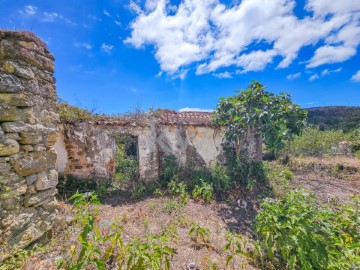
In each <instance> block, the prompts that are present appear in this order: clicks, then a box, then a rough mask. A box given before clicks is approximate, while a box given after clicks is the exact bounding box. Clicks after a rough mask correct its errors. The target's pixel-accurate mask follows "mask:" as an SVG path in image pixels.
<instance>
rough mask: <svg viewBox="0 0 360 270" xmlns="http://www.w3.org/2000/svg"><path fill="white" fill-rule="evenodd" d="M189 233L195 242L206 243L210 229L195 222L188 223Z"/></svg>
mask: <svg viewBox="0 0 360 270" xmlns="http://www.w3.org/2000/svg"><path fill="white" fill-rule="evenodd" d="M189 235H190V237H191V239H192V240H193V241H194V242H195V243H202V244H204V245H206V244H207V243H209V240H210V230H209V229H208V228H205V227H201V226H200V225H199V224H197V223H195V222H192V223H191V224H190V230H189Z"/></svg>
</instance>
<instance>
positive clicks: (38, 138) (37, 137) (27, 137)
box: [19, 132, 42, 144]
mask: <svg viewBox="0 0 360 270" xmlns="http://www.w3.org/2000/svg"><path fill="white" fill-rule="evenodd" d="M19 142H20V144H39V143H41V142H42V135H41V134H39V133H36V132H34V133H23V132H20V141H19Z"/></svg>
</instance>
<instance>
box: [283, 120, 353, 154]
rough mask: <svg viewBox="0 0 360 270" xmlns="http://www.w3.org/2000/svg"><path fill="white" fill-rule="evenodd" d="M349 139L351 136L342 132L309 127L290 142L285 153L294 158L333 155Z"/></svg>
mask: <svg viewBox="0 0 360 270" xmlns="http://www.w3.org/2000/svg"><path fill="white" fill-rule="evenodd" d="M348 139H349V136H348V135H346V134H344V133H343V132H342V131H341V130H336V131H335V130H329V131H321V130H320V129H319V128H318V127H308V128H306V129H305V130H304V132H303V133H302V134H301V135H300V136H297V137H295V139H294V140H293V141H290V142H288V144H287V147H286V148H285V151H287V152H288V153H290V154H291V155H293V156H302V155H303V156H323V155H327V154H332V152H333V151H334V148H336V147H337V146H338V144H339V143H340V142H341V141H346V140H348Z"/></svg>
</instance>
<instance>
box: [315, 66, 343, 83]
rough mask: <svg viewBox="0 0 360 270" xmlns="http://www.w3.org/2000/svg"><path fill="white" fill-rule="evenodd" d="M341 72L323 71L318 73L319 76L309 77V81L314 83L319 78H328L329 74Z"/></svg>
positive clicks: (335, 70)
mask: <svg viewBox="0 0 360 270" xmlns="http://www.w3.org/2000/svg"><path fill="white" fill-rule="evenodd" d="M341 70H342V68H337V69H332V70H331V69H324V70H323V71H321V72H320V74H317V73H315V74H314V75H312V76H310V78H309V81H314V80H317V79H320V78H323V77H325V76H329V75H330V74H331V73H339V72H340V71H341Z"/></svg>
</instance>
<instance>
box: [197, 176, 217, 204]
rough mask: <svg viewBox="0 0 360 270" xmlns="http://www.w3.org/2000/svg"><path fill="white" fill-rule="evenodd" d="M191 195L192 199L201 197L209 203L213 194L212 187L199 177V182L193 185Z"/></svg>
mask: <svg viewBox="0 0 360 270" xmlns="http://www.w3.org/2000/svg"><path fill="white" fill-rule="evenodd" d="M192 195H193V197H194V199H198V198H202V199H203V200H204V201H205V202H207V203H209V202H210V201H211V199H212V198H213V196H214V188H213V187H212V185H211V184H209V183H206V182H205V181H204V180H203V179H200V183H199V184H198V185H195V187H194V189H193V191H192Z"/></svg>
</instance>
